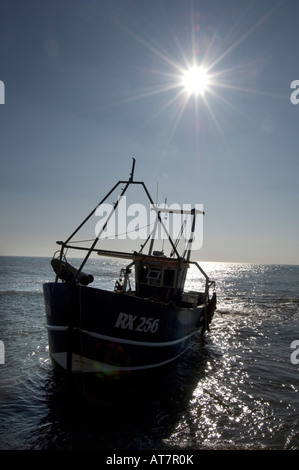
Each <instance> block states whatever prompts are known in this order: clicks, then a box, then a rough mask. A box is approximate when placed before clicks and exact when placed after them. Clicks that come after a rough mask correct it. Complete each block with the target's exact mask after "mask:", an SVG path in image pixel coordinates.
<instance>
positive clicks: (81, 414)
mask: <svg viewBox="0 0 299 470" xmlns="http://www.w3.org/2000/svg"><path fill="white" fill-rule="evenodd" d="M202 266H203V267H204V269H205V270H206V272H207V273H208V274H209V276H210V277H211V278H212V279H214V280H216V283H217V295H218V308H217V311H216V313H215V316H214V320H213V323H212V325H211V331H210V332H209V333H207V334H206V336H205V338H204V339H203V340H202V341H200V340H198V341H195V342H194V346H193V348H192V350H190V351H189V352H188V353H187V354H186V355H185V356H183V357H182V358H181V360H180V361H179V362H178V363H176V364H172V365H171V366H170V367H169V368H167V373H166V372H165V371H164V372H163V373H161V374H153V375H149V376H147V377H144V376H140V377H137V378H136V379H134V384H133V386H126V385H122V384H121V383H120V382H119V381H118V380H117V378H114V379H113V378H111V381H110V383H109V385H108V386H105V387H104V386H103V385H102V382H101V379H100V378H99V379H98V382H97V383H96V384H94V387H93V388H92V389H90V388H89V384H85V383H82V388H83V389H84V390H85V388H84V387H86V394H85V395H84V399H83V398H82V396H81V395H79V394H77V393H76V391H75V390H74V389H71V390H70V389H69V388H68V387H67V386H66V385H65V384H64V383H63V382H61V381H60V380H59V378H58V377H57V376H56V375H55V374H54V372H53V368H52V364H51V362H50V360H49V353H48V346H47V332H46V329H45V315H44V304H43V296H42V283H43V282H46V281H51V280H53V274H52V270H51V267H50V260H49V259H46V258H21V257H0V280H1V282H0V340H1V341H3V343H4V345H5V363H4V364H0V449H26V450H27V449H99V450H100V449H105V450H107V449H119V450H123V449H126V450H130V449H135V450H142V449H150V450H156V449H194V450H197V449H299V431H298V424H299V423H298V420H299V398H298V397H299V394H298V391H299V365H298V364H294V363H293V362H294V361H293V362H292V361H291V354H292V352H294V349H292V348H291V344H292V342H293V341H294V340H299V327H298V324H299V322H298V321H299V287H298V286H299V266H278V265H249V264H228V263H203V264H202ZM119 267H120V265H119V262H116V261H112V260H91V261H90V266H89V270H90V272H91V273H92V274H93V275H94V277H95V285H104V286H105V287H107V288H111V289H112V288H113V285H114V280H115V278H116V277H117V276H118V272H119ZM197 279H198V271H192V272H191V273H190V276H189V280H188V283H189V288H190V290H192V289H195V285H196V282H197ZM295 357H296V356H295ZM297 357H298V358H299V354H298V356H297ZM86 397H88V401H87V400H86Z"/></svg>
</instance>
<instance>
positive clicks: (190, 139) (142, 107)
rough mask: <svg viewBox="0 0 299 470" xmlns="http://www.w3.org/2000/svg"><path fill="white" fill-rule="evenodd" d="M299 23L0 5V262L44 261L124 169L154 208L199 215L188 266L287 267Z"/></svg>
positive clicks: (159, 10)
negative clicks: (198, 241)
mask: <svg viewBox="0 0 299 470" xmlns="http://www.w3.org/2000/svg"><path fill="white" fill-rule="evenodd" d="M298 18H299V2H298V0H285V1H276V0H256V1H251V0H193V1H191V0H86V1H83V0H59V1H58V0H51V1H49V0H43V1H37V0H35V1H34V0H26V1H23V0H12V1H3V2H2V3H1V16H0V25H1V27H0V80H2V82H3V83H4V85H5V104H1V105H0V133H1V134H0V136H1V138H0V155H1V157H0V158H1V172H0V191H1V207H0V220H1V233H0V255H29V256H52V255H53V253H54V251H55V250H56V247H57V245H56V244H55V241H56V240H63V239H66V238H67V237H68V235H69V234H70V233H71V232H72V231H73V229H74V228H75V227H76V226H77V225H78V224H79V223H80V221H81V220H82V219H83V218H84V217H85V215H87V214H88V213H89V212H90V210H92V209H93V208H94V207H95V205H96V204H97V203H98V202H99V201H100V200H101V198H102V197H103V196H104V195H105V194H106V192H107V191H108V190H109V189H110V187H111V186H112V185H113V184H114V183H115V182H116V181H118V180H120V179H126V178H127V177H128V176H129V174H130V171H131V164H132V157H134V158H136V168H135V177H136V179H139V180H143V181H145V183H146V184H147V186H148V188H149V190H150V191H151V192H152V194H153V196H155V194H156V190H157V187H158V188H159V199H160V202H163V201H164V198H167V201H168V202H169V204H171V203H181V204H183V203H185V204H188V203H192V204H203V208H204V210H205V213H206V215H205V217H204V234H203V248H202V249H201V250H199V251H198V252H197V253H196V259H199V260H204V261H236V262H256V263H287V264H299V217H298V202H299V184H298V175H299V158H298V124H299V105H298V106H297V105H296V104H292V102H291V99H290V98H291V93H292V92H294V90H292V89H291V83H292V82H293V81H294V80H299V68H298V41H299V30H298ZM191 68H193V69H194V68H195V71H196V70H197V68H200V70H201V72H200V73H202V70H203V69H204V70H205V71H206V72H207V73H208V79H207V83H206V89H205V90H204V91H203V90H202V89H199V90H196V89H195V90H194V88H193V87H192V86H190V77H189V82H188V80H187V82H188V83H189V85H188V89H186V87H185V85H186V80H185V82H184V83H183V81H184V74H185V72H186V71H187V70H189V69H191ZM197 72H198V71H197ZM185 78H186V77H185ZM205 80H206V77H205ZM191 83H192V82H191ZM195 88H196V87H195ZM298 96H299V94H298ZM136 202H138V201H136Z"/></svg>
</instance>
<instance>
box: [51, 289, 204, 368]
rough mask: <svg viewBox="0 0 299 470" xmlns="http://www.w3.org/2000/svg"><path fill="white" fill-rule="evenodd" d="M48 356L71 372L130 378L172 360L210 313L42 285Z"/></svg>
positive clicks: (125, 296) (113, 294)
mask: <svg viewBox="0 0 299 470" xmlns="http://www.w3.org/2000/svg"><path fill="white" fill-rule="evenodd" d="M43 291H44V298H45V307H46V322H47V325H46V326H47V329H48V338H49V350H50V356H51V358H52V360H53V363H54V365H56V366H57V367H58V368H60V369H63V370H65V371H68V372H70V373H86V374H107V375H109V374H112V375H115V374H127V373H130V372H133V371H140V370H145V369H152V368H156V367H161V366H163V365H165V364H167V363H169V362H171V361H174V360H175V359H176V358H178V357H179V356H180V355H181V354H183V353H184V352H185V351H186V350H187V349H188V348H189V347H190V346H191V344H192V341H193V339H194V336H195V335H200V334H202V333H203V332H204V331H205V329H206V314H207V308H206V306H205V305H200V306H196V307H193V308H182V307H177V306H175V305H174V304H165V303H162V302H161V303H159V302H156V301H154V300H149V299H143V298H139V297H135V296H134V295H130V294H120V293H116V292H109V291H105V290H102V289H97V288H92V287H88V286H82V285H79V284H72V283H56V282H53V283H46V284H44V285H43Z"/></svg>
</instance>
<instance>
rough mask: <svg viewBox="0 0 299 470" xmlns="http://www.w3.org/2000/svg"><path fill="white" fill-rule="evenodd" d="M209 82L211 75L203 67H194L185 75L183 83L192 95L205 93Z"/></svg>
mask: <svg viewBox="0 0 299 470" xmlns="http://www.w3.org/2000/svg"><path fill="white" fill-rule="evenodd" d="M208 83H209V76H208V74H207V72H206V71H205V70H204V69H203V68H202V67H192V68H190V69H189V70H187V71H186V72H185V73H184V75H183V80H182V85H183V86H184V87H185V90H186V91H187V92H188V93H189V94H190V95H191V94H195V95H204V94H205V91H206V89H207V86H208Z"/></svg>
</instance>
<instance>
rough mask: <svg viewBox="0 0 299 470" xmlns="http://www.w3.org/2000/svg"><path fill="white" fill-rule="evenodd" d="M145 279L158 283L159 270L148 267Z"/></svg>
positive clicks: (154, 283) (151, 282)
mask: <svg viewBox="0 0 299 470" xmlns="http://www.w3.org/2000/svg"><path fill="white" fill-rule="evenodd" d="M146 277H147V279H148V280H149V284H153V285H157V286H158V285H160V277H161V271H160V270H159V269H149V271H148V274H147V276H146Z"/></svg>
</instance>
